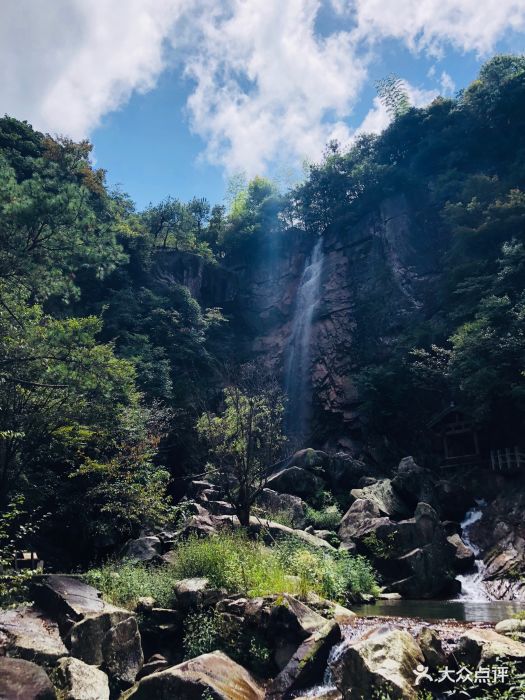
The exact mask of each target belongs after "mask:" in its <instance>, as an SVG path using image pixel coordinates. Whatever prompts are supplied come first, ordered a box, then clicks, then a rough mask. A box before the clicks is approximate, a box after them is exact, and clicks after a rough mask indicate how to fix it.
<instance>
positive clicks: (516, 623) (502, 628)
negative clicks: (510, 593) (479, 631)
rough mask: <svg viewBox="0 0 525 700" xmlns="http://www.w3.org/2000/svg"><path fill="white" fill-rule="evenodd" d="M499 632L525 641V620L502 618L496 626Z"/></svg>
mask: <svg viewBox="0 0 525 700" xmlns="http://www.w3.org/2000/svg"><path fill="white" fill-rule="evenodd" d="M494 629H495V630H496V632H497V633H498V634H504V635H505V636H506V637H512V639H516V640H517V641H519V642H525V620H516V619H514V618H512V619H510V620H502V621H501V622H498V624H497V625H496V627H495V628H494Z"/></svg>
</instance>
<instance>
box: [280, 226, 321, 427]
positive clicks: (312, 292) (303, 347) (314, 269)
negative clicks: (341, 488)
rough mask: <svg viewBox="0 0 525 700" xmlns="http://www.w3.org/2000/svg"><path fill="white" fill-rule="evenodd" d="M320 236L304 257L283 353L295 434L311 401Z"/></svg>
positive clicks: (290, 424) (306, 416)
mask: <svg viewBox="0 0 525 700" xmlns="http://www.w3.org/2000/svg"><path fill="white" fill-rule="evenodd" d="M322 244H323V241H322V238H320V237H319V239H318V241H317V242H316V244H315V246H314V248H313V250H312V253H311V255H310V258H309V260H307V262H306V264H305V267H304V270H303V274H302V276H301V280H300V282H299V286H298V288H297V296H296V300H295V309H294V315H293V319H292V326H291V333H290V341H289V344H288V348H287V352H286V357H285V368H284V369H285V372H284V386H285V391H286V395H287V397H288V410H287V432H288V433H289V435H294V436H296V437H298V438H301V437H304V436H305V433H306V431H307V429H308V421H309V418H310V409H311V401H312V383H311V367H310V365H311V352H310V350H311V347H310V346H311V340H312V320H313V316H314V310H315V306H316V304H317V301H318V300H319V291H320V287H321V277H322V271H323V249H322Z"/></svg>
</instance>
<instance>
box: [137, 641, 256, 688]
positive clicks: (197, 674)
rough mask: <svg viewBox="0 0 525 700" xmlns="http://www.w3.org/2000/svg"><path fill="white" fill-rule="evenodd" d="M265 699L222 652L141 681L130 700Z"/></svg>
mask: <svg viewBox="0 0 525 700" xmlns="http://www.w3.org/2000/svg"><path fill="white" fill-rule="evenodd" d="M204 693H207V694H208V695H209V696H211V697H212V698H214V700H264V695H265V694H264V691H263V689H262V688H261V687H260V686H259V684H258V683H257V681H255V679H254V678H253V677H252V676H251V675H250V674H249V673H248V671H246V670H245V669H244V668H243V667H242V666H239V664H237V663H235V661H232V660H231V659H230V658H229V657H228V656H226V655H225V654H223V653H222V652H220V651H215V652H213V653H212V654H203V655H202V656H197V657H196V658H194V659H190V660H189V661H184V662H183V663H181V664H179V665H178V666H172V667H171V668H168V669H166V670H165V671H159V672H158V673H153V674H152V675H150V676H146V678H143V679H142V680H140V681H139V682H138V683H137V684H136V686H134V687H133V688H132V689H131V691H129V692H128V693H126V694H125V695H124V698H125V699H126V700H131V699H133V700H171V698H177V700H202V697H203V694H204Z"/></svg>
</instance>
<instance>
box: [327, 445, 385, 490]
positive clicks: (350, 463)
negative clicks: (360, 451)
mask: <svg viewBox="0 0 525 700" xmlns="http://www.w3.org/2000/svg"><path fill="white" fill-rule="evenodd" d="M325 471H326V474H327V478H328V481H329V482H330V486H331V488H332V489H333V490H334V491H345V490H348V491H349V490H350V489H354V488H356V487H357V486H358V485H359V483H360V480H361V479H362V478H363V477H367V476H373V477H378V476H379V474H378V472H377V470H376V469H375V468H374V467H370V466H369V465H367V464H365V462H363V461H361V460H359V459H356V458H355V457H353V456H352V455H350V454H348V453H347V452H336V453H335V454H334V455H331V457H330V460H329V462H328V465H327V467H326V470H325Z"/></svg>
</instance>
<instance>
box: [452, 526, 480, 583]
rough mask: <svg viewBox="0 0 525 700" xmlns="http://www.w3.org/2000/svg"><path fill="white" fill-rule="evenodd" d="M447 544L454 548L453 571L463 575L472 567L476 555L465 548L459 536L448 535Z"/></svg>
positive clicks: (468, 548)
mask: <svg viewBox="0 0 525 700" xmlns="http://www.w3.org/2000/svg"><path fill="white" fill-rule="evenodd" d="M447 542H449V544H451V545H452V546H453V547H454V570H455V571H456V572H457V573H458V574H463V573H465V572H466V571H469V569H472V567H473V566H474V561H475V560H476V555H475V554H474V552H473V551H472V550H471V549H470V547H467V545H466V544H465V543H464V542H463V540H462V539H461V537H460V536H459V535H450V536H449V537H447Z"/></svg>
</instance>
